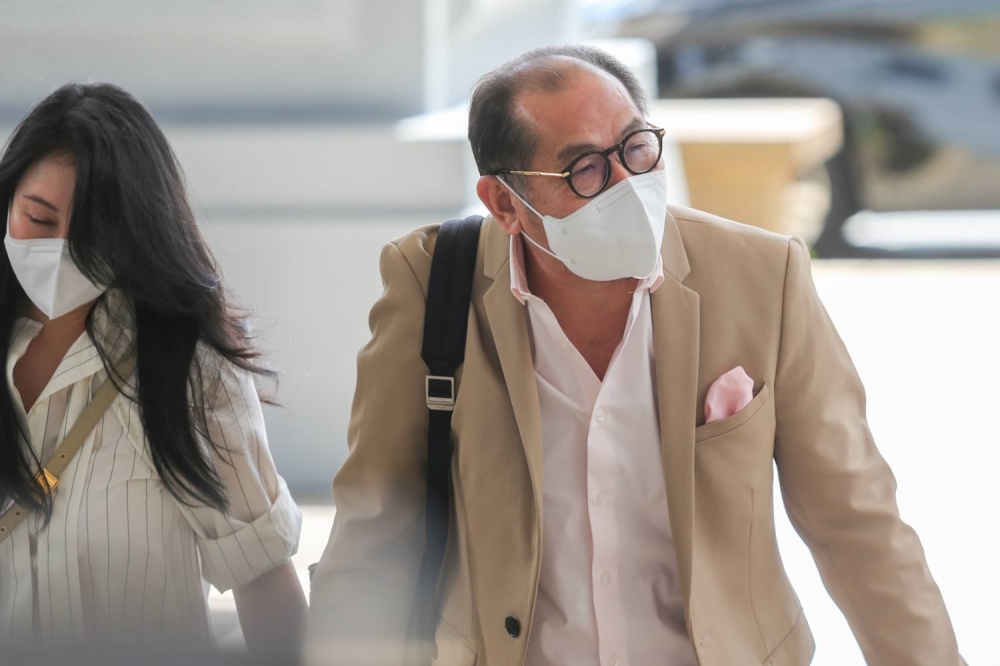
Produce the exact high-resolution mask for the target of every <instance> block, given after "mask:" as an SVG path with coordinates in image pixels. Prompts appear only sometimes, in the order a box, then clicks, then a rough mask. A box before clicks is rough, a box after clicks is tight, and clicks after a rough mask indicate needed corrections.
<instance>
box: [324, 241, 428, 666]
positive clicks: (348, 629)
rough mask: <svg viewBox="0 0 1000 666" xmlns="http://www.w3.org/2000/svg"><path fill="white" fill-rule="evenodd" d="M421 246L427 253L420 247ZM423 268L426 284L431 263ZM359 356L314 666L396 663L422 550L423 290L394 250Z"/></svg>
mask: <svg viewBox="0 0 1000 666" xmlns="http://www.w3.org/2000/svg"><path fill="white" fill-rule="evenodd" d="M421 249H422V248H421ZM421 256H422V258H426V260H427V261H426V264H427V265H426V266H424V267H423V270H422V271H420V272H421V273H422V274H423V276H424V282H426V279H427V276H428V275H429V271H430V257H429V256H427V255H421ZM380 269H381V273H382V281H383V285H384V292H383V294H382V296H381V298H379V300H378V301H377V302H376V303H375V305H374V307H373V308H372V311H371V315H370V317H369V327H370V328H371V334H372V336H371V339H370V341H369V342H368V344H367V345H365V347H364V348H363V349H362V350H361V352H360V354H359V355H358V373H357V388H356V391H355V396H354V404H353V408H352V411H351V419H350V425H349V428H348V448H349V454H348V456H347V460H346V462H345V463H344V465H343V467H342V468H341V470H340V472H339V473H338V474H337V475H336V478H335V479H334V483H333V495H334V500H335V502H336V506H337V512H336V517H335V519H334V525H333V530H332V532H331V535H330V540H329V542H328V544H327V547H326V551H325V552H324V554H323V557H322V559H321V561H320V563H319V566H318V568H317V570H316V572H315V575H314V580H313V582H312V589H311V608H310V614H311V618H310V621H311V627H310V634H309V640H308V646H307V652H306V654H307V661H308V663H322V664H351V665H353V664H371V665H375V666H378V665H382V664H386V665H389V664H391V665H393V666H398V665H400V664H403V663H404V661H405V656H404V653H405V651H406V645H405V638H406V632H407V625H408V620H409V615H410V609H411V606H412V604H413V598H414V594H415V589H416V581H417V577H418V573H419V569H420V563H421V559H422V556H423V551H424V502H425V496H426V479H425V474H426V464H427V422H428V417H427V405H426V401H425V398H424V377H425V376H426V374H427V368H426V366H425V364H424V362H423V360H422V359H421V356H420V351H421V346H422V340H423V327H424V304H425V298H426V297H425V293H424V288H423V286H422V283H421V281H420V280H418V279H417V276H416V274H415V272H414V269H413V268H412V267H411V264H410V262H409V261H408V260H407V258H406V257H405V256H404V255H403V253H402V252H401V251H400V249H399V248H398V247H397V246H396V245H395V244H389V245H387V246H386V247H385V248H384V249H383V251H382V255H381V259H380Z"/></svg>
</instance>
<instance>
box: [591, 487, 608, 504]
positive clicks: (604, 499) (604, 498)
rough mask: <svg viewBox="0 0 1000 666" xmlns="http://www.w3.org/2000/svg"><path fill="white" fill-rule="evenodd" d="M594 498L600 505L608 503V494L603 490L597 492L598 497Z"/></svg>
mask: <svg viewBox="0 0 1000 666" xmlns="http://www.w3.org/2000/svg"><path fill="white" fill-rule="evenodd" d="M594 499H595V500H596V501H597V505H598V506H604V505H605V504H607V503H608V494H607V493H606V492H604V491H603V490H602V491H601V492H599V493H597V497H596V498H594Z"/></svg>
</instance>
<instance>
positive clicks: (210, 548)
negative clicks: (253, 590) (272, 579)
mask: <svg viewBox="0 0 1000 666" xmlns="http://www.w3.org/2000/svg"><path fill="white" fill-rule="evenodd" d="M222 366H223V367H222V370H221V373H220V376H219V381H218V383H217V384H216V386H215V387H214V388H213V390H212V395H213V399H212V400H207V401H206V403H207V404H210V405H211V406H212V409H211V411H210V412H209V413H208V415H207V426H208V436H209V439H210V440H211V442H212V444H214V446H212V445H209V446H207V451H208V455H209V458H210V460H211V462H212V464H213V466H214V468H215V471H216V473H217V474H218V476H219V480H220V481H221V483H222V487H223V490H224V491H225V494H226V497H227V498H228V500H229V511H228V512H225V513H224V512H222V511H219V510H218V509H214V508H211V507H207V506H203V505H201V506H196V507H190V506H184V505H183V504H181V511H182V512H183V513H184V515H185V517H186V518H187V521H188V522H189V523H190V525H191V527H192V529H193V530H194V532H195V535H196V537H197V543H198V549H199V551H200V554H201V562H202V576H203V577H204V579H205V580H206V581H208V582H209V583H211V584H212V585H214V586H215V587H216V588H217V589H219V590H220V591H222V592H225V591H226V590H228V589H230V588H233V587H239V586H241V585H245V584H247V583H249V582H251V581H253V580H254V579H256V578H257V577H259V576H261V575H263V574H265V573H267V572H268V571H270V570H272V569H274V568H275V567H276V566H278V565H280V564H282V563H284V562H287V561H288V560H289V559H290V558H291V556H292V555H294V554H295V552H296V550H297V548H298V543H299V532H300V530H301V526H302V514H301V512H300V511H299V509H298V507H297V506H296V505H295V502H294V501H293V500H292V496H291V494H290V493H289V492H288V487H287V486H286V485H285V481H284V479H282V478H281V477H280V476H279V475H278V473H277V471H276V470H275V467H274V461H273V460H272V459H271V452H270V450H269V449H268V446H267V433H266V432H265V428H264V414H263V411H262V409H261V404H260V399H259V398H258V396H257V390H256V387H255V386H254V382H253V378H252V375H251V374H250V373H248V372H246V371H244V370H241V369H238V368H236V367H235V366H232V365H231V364H229V363H223V364H222Z"/></svg>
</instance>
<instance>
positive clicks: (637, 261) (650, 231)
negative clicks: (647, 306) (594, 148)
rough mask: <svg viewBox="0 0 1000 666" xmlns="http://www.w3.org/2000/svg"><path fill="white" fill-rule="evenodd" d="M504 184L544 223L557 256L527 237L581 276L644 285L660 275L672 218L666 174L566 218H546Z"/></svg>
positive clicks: (644, 178) (617, 190) (619, 188)
mask: <svg viewBox="0 0 1000 666" xmlns="http://www.w3.org/2000/svg"><path fill="white" fill-rule="evenodd" d="M500 182H503V179H501V181H500ZM504 185H505V186H506V187H507V189H509V190H510V191H511V193H512V194H513V195H514V196H515V197H517V198H518V199H520V200H521V203H523V204H524V205H525V206H527V207H528V210H530V211H531V212H533V213H534V214H535V215H537V216H538V217H540V218H542V225H543V226H544V227H545V236H546V238H548V241H549V247H551V248H552V251H551V252H550V251H549V250H547V249H545V248H544V247H542V246H541V245H539V244H538V243H537V242H536V241H535V240H533V239H532V238H531V237H530V236H528V234H525V233H523V232H522V234H521V235H522V236H524V237H525V238H527V239H528V241H529V242H531V244H532V245H534V246H536V247H537V248H538V249H540V250H541V251H542V252H545V253H546V254H548V255H550V256H552V257H554V258H556V259H558V260H559V261H561V262H562V263H563V264H565V266H566V268H568V269H569V270H570V272H572V273H574V274H575V275H578V276H580V277H582V278H583V279H585V280H591V281H594V282H609V281H611V280H620V279H622V278H638V279H640V280H643V279H645V278H648V277H649V276H650V275H652V274H653V271H654V270H656V259H657V257H658V256H659V254H660V245H661V244H662V243H663V225H664V220H665V219H666V216H667V173H666V170H664V169H659V170H657V171H650V172H649V173H644V174H641V175H638V176H632V177H631V178H626V179H625V180H623V181H621V182H620V183H618V184H617V185H615V186H614V187H612V188H610V189H608V190H607V191H605V192H602V193H601V194H600V195H598V196H596V197H594V198H593V199H591V200H590V201H589V202H588V203H587V205H585V206H583V207H582V208H581V209H580V210H578V211H576V212H575V213H572V214H571V215H569V216H567V217H564V218H562V219H560V218H556V217H552V216H551V215H542V214H541V213H539V212H538V211H537V210H535V209H534V208H532V207H531V204H529V203H528V202H527V201H525V200H524V199H522V198H521V196H520V195H519V194H518V193H517V192H514V190H513V189H512V188H511V187H510V186H509V185H507V183H504Z"/></svg>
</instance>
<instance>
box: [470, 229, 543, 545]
mask: <svg viewBox="0 0 1000 666" xmlns="http://www.w3.org/2000/svg"><path fill="white" fill-rule="evenodd" d="M485 229H487V231H488V233H489V236H488V237H487V239H486V247H485V253H486V257H485V261H484V272H485V273H486V274H487V275H488V277H490V278H492V279H493V284H492V286H490V288H489V290H488V291H487V292H486V294H485V296H484V297H483V303H484V305H485V308H486V316H487V317H488V318H489V322H490V328H491V329H492V331H493V340H494V342H495V344H496V348H497V355H498V356H499V357H500V366H501V368H502V369H503V375H504V380H505V381H506V383H507V390H508V392H509V393H510V402H511V406H512V407H513V409H514V418H515V419H516V420H517V429H518V432H519V433H520V435H521V443H522V445H523V446H524V454H525V457H526V458H527V461H528V472H529V473H530V475H531V485H532V491H533V493H534V498H535V507H536V510H537V512H538V524H539V526H540V525H541V520H542V479H543V478H544V469H543V458H542V419H541V407H540V406H539V400H538V386H537V384H536V383H535V370H534V363H533V361H532V358H531V342H530V340H529V337H528V324H527V313H526V312H525V310H524V306H523V305H521V303H520V302H518V300H517V299H516V298H515V297H514V294H512V293H511V291H510V263H509V261H508V258H509V254H508V253H509V247H510V246H509V243H510V236H508V235H507V233H506V232H504V231H503V229H501V228H500V226H499V225H498V224H496V223H492V224H489V225H488V226H487V227H485Z"/></svg>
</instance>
